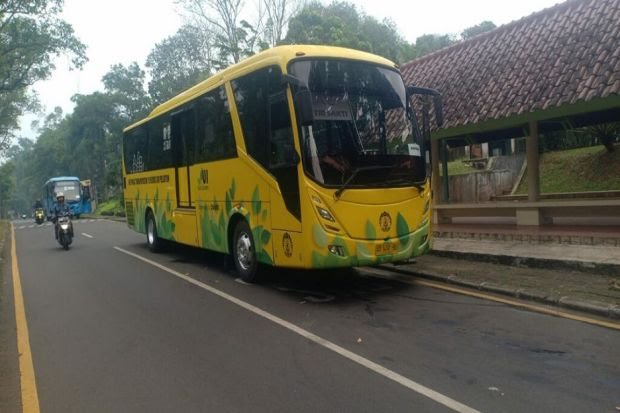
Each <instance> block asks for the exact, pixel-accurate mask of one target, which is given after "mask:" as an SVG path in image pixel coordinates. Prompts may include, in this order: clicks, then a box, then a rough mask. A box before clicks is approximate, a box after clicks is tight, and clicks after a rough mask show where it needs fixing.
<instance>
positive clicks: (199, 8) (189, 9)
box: [177, 0, 264, 68]
mask: <svg viewBox="0 0 620 413" xmlns="http://www.w3.org/2000/svg"><path fill="white" fill-rule="evenodd" d="M177 1H178V3H179V4H181V6H182V7H183V9H184V10H185V12H186V13H187V17H188V20H189V23H190V25H191V26H193V27H196V28H199V29H200V30H201V31H203V33H204V34H203V36H205V37H206V38H209V39H212V41H213V43H212V44H213V46H214V47H215V48H216V50H217V58H216V59H214V63H215V66H216V67H218V68H224V67H226V66H228V65H229V64H231V63H238V62H239V61H240V60H241V59H242V58H244V57H246V56H249V55H252V54H253V53H254V52H255V47H256V46H257V45H258V44H259V43H260V35H261V34H262V28H263V25H262V21H263V17H264V10H263V8H262V2H259V8H258V10H256V15H257V18H256V21H255V23H254V24H250V23H249V22H248V21H247V20H243V19H242V18H241V13H242V11H243V8H244V6H245V1H244V0H177Z"/></svg>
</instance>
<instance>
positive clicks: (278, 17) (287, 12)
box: [264, 0, 303, 46]
mask: <svg viewBox="0 0 620 413" xmlns="http://www.w3.org/2000/svg"><path fill="white" fill-rule="evenodd" d="M264 2H265V14H266V18H267V20H266V21H265V31H264V41H265V43H267V44H268V45H269V46H276V45H278V44H279V43H280V42H281V41H282V40H283V39H284V33H285V31H286V29H287V27H288V23H289V21H290V20H291V18H292V17H293V16H294V15H296V14H297V13H299V11H300V10H301V8H302V7H303V2H301V1H296V0H264Z"/></svg>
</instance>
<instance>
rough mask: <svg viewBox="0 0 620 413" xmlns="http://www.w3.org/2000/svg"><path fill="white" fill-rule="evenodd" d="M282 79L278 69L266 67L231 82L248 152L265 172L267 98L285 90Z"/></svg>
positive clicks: (266, 161) (267, 123) (267, 121)
mask: <svg viewBox="0 0 620 413" xmlns="http://www.w3.org/2000/svg"><path fill="white" fill-rule="evenodd" d="M281 77H282V72H281V71H280V69H279V68H278V67H267V68H264V69H259V70H257V71H255V72H252V73H250V74H248V75H245V76H242V77H240V78H238V79H235V80H233V81H232V87H233V92H234V96H235V102H236V104H237V111H238V112H239V120H240V121H241V128H242V129H243V138H244V140H245V146H246V149H247V152H248V154H249V155H250V156H251V157H252V158H254V159H255V160H256V161H257V162H258V163H260V164H261V165H263V166H264V167H265V168H269V156H270V153H269V151H270V145H269V137H270V133H269V96H271V95H274V94H277V93H278V92H281V91H283V90H284V85H283V84H282V83H281ZM287 114H288V111H287ZM289 127H290V126H289Z"/></svg>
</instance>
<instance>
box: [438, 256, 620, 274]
mask: <svg viewBox="0 0 620 413" xmlns="http://www.w3.org/2000/svg"><path fill="white" fill-rule="evenodd" d="M429 253H430V254H433V255H436V256H438V257H445V258H456V259H460V260H467V261H482V262H489V263H492V264H500V265H511V266H515V267H528V268H542V269H554V270H565V271H580V272H586V273H589V274H595V275H610V276H620V265H618V264H607V263H601V262H590V261H571V260H561V259H551V258H535V257H517V256H513V255H500V254H497V255H496V254H481V253H476V252H460V251H446V250H431V251H430V252H429Z"/></svg>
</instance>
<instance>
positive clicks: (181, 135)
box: [172, 108, 196, 167]
mask: <svg viewBox="0 0 620 413" xmlns="http://www.w3.org/2000/svg"><path fill="white" fill-rule="evenodd" d="M194 112H195V111H194V108H185V109H184V110H183V111H181V112H179V113H176V114H173V115H172V142H173V144H172V146H173V149H174V154H175V166H176V167H182V166H188V165H191V164H192V163H193V161H194V145H195V139H196V129H195V125H196V123H195V117H194V116H195V115H194Z"/></svg>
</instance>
